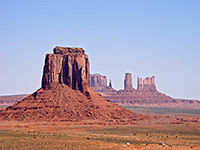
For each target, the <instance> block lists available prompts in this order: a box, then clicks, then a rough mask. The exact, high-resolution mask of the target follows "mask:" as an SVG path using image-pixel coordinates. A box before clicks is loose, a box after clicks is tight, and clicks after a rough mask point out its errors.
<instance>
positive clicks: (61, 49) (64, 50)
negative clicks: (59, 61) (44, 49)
mask: <svg viewBox="0 0 200 150" xmlns="http://www.w3.org/2000/svg"><path fill="white" fill-rule="evenodd" d="M53 52H54V54H69V53H71V54H85V51H84V49H83V48H77V47H60V46H56V47H55V48H54V49H53Z"/></svg>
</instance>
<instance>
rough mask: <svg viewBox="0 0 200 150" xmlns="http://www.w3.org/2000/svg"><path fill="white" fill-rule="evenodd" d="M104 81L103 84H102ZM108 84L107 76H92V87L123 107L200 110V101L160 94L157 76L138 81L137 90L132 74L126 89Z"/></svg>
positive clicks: (127, 77)
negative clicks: (157, 86)
mask: <svg viewBox="0 0 200 150" xmlns="http://www.w3.org/2000/svg"><path fill="white" fill-rule="evenodd" d="M101 81H103V83H101ZM105 83H107V78H106V76H101V75H100V74H98V75H96V74H93V75H91V83H90V87H91V88H92V89H93V90H94V91H95V92H97V93H99V94H101V95H102V96H103V97H104V98H106V99H108V100H110V101H111V102H113V103H116V104H119V105H123V106H142V107H166V108H167V107H168V108H186V109H200V101H199V100H188V99H176V98H172V97H170V96H167V95H165V94H163V93H161V92H159V91H158V90H157V88H156V82H155V76H152V77H146V78H145V79H144V80H142V78H139V77H138V79H137V89H135V88H133V87H132V75H131V73H126V74H125V79H124V89H123V90H119V91H117V90H115V89H114V88H112V87H110V86H107V85H106V86H105Z"/></svg>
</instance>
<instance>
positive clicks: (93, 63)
mask: <svg viewBox="0 0 200 150" xmlns="http://www.w3.org/2000/svg"><path fill="white" fill-rule="evenodd" d="M199 8H200V1H199V0H99V1H98V0H73V1H72V0H33V1H27V0H17V1H16V0H1V1H0V20H1V23H0V46H1V48H0V49H1V51H0V52H1V54H0V64H1V65H0V70H1V75H0V77H1V78H0V95H9V94H20V93H32V92H34V91H35V90H37V89H38V88H39V87H40V84H41V77H42V70H43V65H44V58H45V54H47V53H52V49H53V48H54V47H55V46H57V45H58V46H73V47H83V48H84V49H85V50H86V53H87V54H88V56H89V59H90V67H91V73H100V74H102V75H106V76H107V77H108V78H109V79H110V78H111V79H112V82H113V86H114V88H116V89H122V88H123V80H124V74H125V72H131V73H132V76H133V85H134V86H135V87H136V78H137V77H138V76H139V77H143V78H144V77H147V76H152V75H155V76H156V84H157V88H158V89H159V91H161V92H163V93H165V94H167V95H170V96H173V97H176V98H191V99H200V92H199V91H200V88H199V84H200V9H199Z"/></svg>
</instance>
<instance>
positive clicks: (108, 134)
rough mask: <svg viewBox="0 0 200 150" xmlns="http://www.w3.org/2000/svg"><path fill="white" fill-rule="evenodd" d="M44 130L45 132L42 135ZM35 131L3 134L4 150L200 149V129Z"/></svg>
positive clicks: (0, 139) (66, 128)
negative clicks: (156, 146)
mask: <svg viewBox="0 0 200 150" xmlns="http://www.w3.org/2000/svg"><path fill="white" fill-rule="evenodd" d="M38 129H41V131H38ZM44 129H45V128H44V127H43V128H39V127H38V128H37V132H36V128H35V129H31V130H30V129H23V130H22V129H17V130H16V129H15V130H13V129H12V130H0V149H1V150H4V149H9V150H14V149H19V150H21V149H23V150H24V149H44V150H47V149H48V150H51V149H70V150H71V149H72V150H79V149H80V150H95V149H104V150H106V149H114V150H115V149H116V150H117V149H120V146H122V145H125V143H127V142H129V143H131V145H141V144H158V143H160V142H163V143H165V144H167V145H181V146H200V129H197V128H192V127H186V126H180V125H162V127H160V128H153V127H148V126H145V127H142V126H137V125H136V126H75V127H72V126H71V127H69V126H54V127H52V126H46V130H45V131H44Z"/></svg>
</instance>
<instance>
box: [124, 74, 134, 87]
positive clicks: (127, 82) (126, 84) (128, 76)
mask: <svg viewBox="0 0 200 150" xmlns="http://www.w3.org/2000/svg"><path fill="white" fill-rule="evenodd" d="M132 88H133V86H132V76H131V73H126V74H125V79H124V89H126V90H131V89H132Z"/></svg>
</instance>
